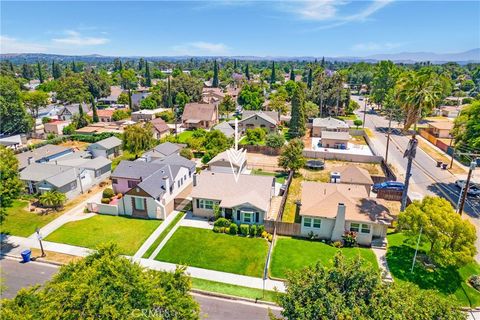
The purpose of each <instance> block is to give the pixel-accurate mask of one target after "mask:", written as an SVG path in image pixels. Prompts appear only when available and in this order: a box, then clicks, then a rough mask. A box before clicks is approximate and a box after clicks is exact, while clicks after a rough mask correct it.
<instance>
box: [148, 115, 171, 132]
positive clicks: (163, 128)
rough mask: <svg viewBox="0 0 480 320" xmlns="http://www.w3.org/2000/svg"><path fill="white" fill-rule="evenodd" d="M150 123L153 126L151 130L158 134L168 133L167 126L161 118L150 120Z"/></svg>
mask: <svg viewBox="0 0 480 320" xmlns="http://www.w3.org/2000/svg"><path fill="white" fill-rule="evenodd" d="M150 123H151V124H152V125H153V129H154V130H156V131H158V132H159V133H164V132H169V131H170V128H169V126H168V124H167V123H166V122H165V120H163V119H162V118H155V119H153V120H151V121H150Z"/></svg>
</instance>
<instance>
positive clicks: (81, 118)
mask: <svg viewBox="0 0 480 320" xmlns="http://www.w3.org/2000/svg"><path fill="white" fill-rule="evenodd" d="M75 124H76V128H77V129H80V128H83V127H86V126H88V118H87V115H86V114H85V112H84V111H83V108H82V104H81V103H80V104H79V105H78V117H77V118H76V119H75Z"/></svg>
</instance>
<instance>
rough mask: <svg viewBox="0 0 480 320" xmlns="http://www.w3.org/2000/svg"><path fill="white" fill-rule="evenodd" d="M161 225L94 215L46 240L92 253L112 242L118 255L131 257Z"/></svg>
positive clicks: (62, 227) (126, 218)
mask: <svg viewBox="0 0 480 320" xmlns="http://www.w3.org/2000/svg"><path fill="white" fill-rule="evenodd" d="M161 223H162V221H160V220H144V219H134V218H128V217H117V216H107V215H95V216H93V217H91V218H88V219H84V220H79V221H72V222H69V223H66V224H64V225H63V226H61V227H60V228H58V229H57V230H55V231H54V232H53V233H51V234H50V235H49V236H47V238H46V239H45V240H47V241H52V242H60V243H66V244H71V245H74V246H80V247H87V248H92V249H93V248H95V247H96V246H97V245H99V244H101V243H106V242H114V243H116V244H117V245H118V248H119V250H120V253H122V254H126V255H133V254H134V253H135V252H136V251H137V250H138V249H139V248H140V246H141V245H142V243H143V242H145V240H147V238H148V236H150V234H151V233H152V232H153V231H154V230H155V229H156V228H157V227H158V226H159V225H160V224H161Z"/></svg>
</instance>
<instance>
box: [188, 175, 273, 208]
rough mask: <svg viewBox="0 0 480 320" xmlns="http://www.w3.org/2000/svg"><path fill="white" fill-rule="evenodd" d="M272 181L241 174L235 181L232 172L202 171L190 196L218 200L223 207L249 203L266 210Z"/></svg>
mask: <svg viewBox="0 0 480 320" xmlns="http://www.w3.org/2000/svg"><path fill="white" fill-rule="evenodd" d="M273 183H274V180H273V178H272V177H265V176H255V175H247V174H241V175H240V176H239V178H238V181H235V178H234V175H233V174H228V173H212V172H207V171H204V172H202V173H201V174H200V175H198V176H197V185H196V186H195V187H194V188H193V191H192V194H191V196H192V197H193V198H202V199H212V200H220V206H222V207H225V208H232V207H235V206H240V205H242V204H245V203H249V204H251V205H253V206H255V207H256V208H259V209H261V210H264V211H265V212H267V211H268V209H269V206H270V198H271V196H272V184H273Z"/></svg>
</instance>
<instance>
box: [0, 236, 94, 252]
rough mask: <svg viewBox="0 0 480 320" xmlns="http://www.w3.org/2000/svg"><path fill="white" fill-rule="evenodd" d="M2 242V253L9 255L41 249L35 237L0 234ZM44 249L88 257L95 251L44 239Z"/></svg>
mask: <svg viewBox="0 0 480 320" xmlns="http://www.w3.org/2000/svg"><path fill="white" fill-rule="evenodd" d="M0 239H1V242H2V250H1V251H2V254H8V255H18V256H19V255H20V253H21V252H22V251H23V250H25V249H29V248H36V249H40V243H39V241H38V240H37V238H35V239H31V238H24V237H17V236H8V235H3V234H2V235H0ZM42 244H43V249H44V250H46V251H53V252H59V253H64V254H69V255H73V256H79V257H86V256H88V255H89V254H90V253H92V252H93V250H92V249H88V248H84V247H78V246H72V245H68V244H64V243H57V242H50V241H42Z"/></svg>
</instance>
